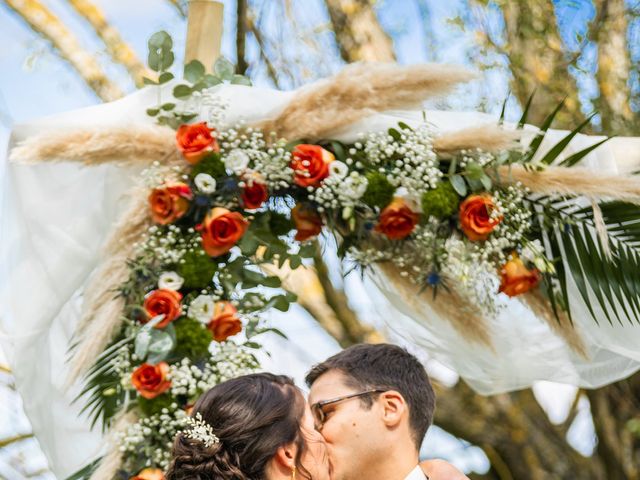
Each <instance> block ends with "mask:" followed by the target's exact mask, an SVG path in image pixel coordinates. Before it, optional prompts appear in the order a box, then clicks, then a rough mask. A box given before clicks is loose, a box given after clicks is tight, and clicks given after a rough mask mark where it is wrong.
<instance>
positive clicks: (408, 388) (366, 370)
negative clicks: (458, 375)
mask: <svg viewBox="0 0 640 480" xmlns="http://www.w3.org/2000/svg"><path fill="white" fill-rule="evenodd" d="M332 370H336V371H339V372H340V373H342V374H343V375H344V376H345V378H346V380H345V383H346V384H347V386H348V387H351V388H354V389H357V390H362V391H364V390H370V389H383V390H396V391H397V392H399V393H400V394H401V395H402V396H403V397H404V399H405V401H406V402H407V405H408V407H409V425H410V428H411V431H412V433H413V437H414V441H415V443H416V446H417V447H418V449H419V448H420V445H421V444H422V440H423V439H424V436H425V435H426V433H427V429H428V428H429V425H431V422H432V421H433V411H434V410H435V406H436V397H435V393H434V391H433V387H432V386H431V381H430V380H429V376H428V375H427V372H426V371H425V369H424V367H423V366H422V364H421V363H420V362H419V361H418V359H417V358H416V357H414V356H413V355H411V354H410V353H409V352H407V351H406V350H405V349H404V348H401V347H399V346H397V345H390V344H388V343H380V344H375V345H369V344H359V345H354V346H352V347H349V348H346V349H345V350H343V351H341V352H340V353H338V354H336V355H334V356H332V357H329V358H328V359H327V360H325V361H324V362H322V363H319V364H318V365H315V366H314V367H313V368H312V369H311V370H310V371H309V373H308V374H307V376H306V379H305V380H306V382H307V385H308V386H309V387H311V386H312V385H313V383H314V382H315V381H316V380H317V379H318V378H320V376H322V375H324V374H325V373H327V372H329V371H332ZM361 401H362V402H364V404H365V406H367V407H368V408H370V407H371V405H372V404H373V402H372V400H371V398H370V397H369V396H364V397H361Z"/></svg>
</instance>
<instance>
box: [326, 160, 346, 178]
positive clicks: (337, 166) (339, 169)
mask: <svg viewBox="0 0 640 480" xmlns="http://www.w3.org/2000/svg"><path fill="white" fill-rule="evenodd" d="M348 174H349V167H348V166H347V164H346V163H342V162H341V161H340V160H334V161H333V162H331V163H330V164H329V175H330V176H332V177H338V178H344V177H346V176H347V175H348Z"/></svg>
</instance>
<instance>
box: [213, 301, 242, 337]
mask: <svg viewBox="0 0 640 480" xmlns="http://www.w3.org/2000/svg"><path fill="white" fill-rule="evenodd" d="M207 328H208V329H209V330H210V331H211V333H212V334H213V338H214V339H215V341H216V342H224V341H225V340H226V339H227V338H229V337H231V336H232V335H235V334H236V333H240V332H241V331H242V323H241V322H240V319H239V318H238V310H237V309H236V307H234V306H233V304H232V303H231V302H226V301H222V302H216V305H215V307H214V309H213V320H211V321H210V322H209V325H207Z"/></svg>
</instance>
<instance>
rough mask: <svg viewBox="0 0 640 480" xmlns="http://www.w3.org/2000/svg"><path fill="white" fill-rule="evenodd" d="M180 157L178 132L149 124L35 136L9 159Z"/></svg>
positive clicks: (93, 161) (89, 161)
mask: <svg viewBox="0 0 640 480" xmlns="http://www.w3.org/2000/svg"><path fill="white" fill-rule="evenodd" d="M174 156H175V157H177V156H178V150H177V148H176V144H175V132H174V131H173V130H171V129H170V128H168V127H160V126H148V127H140V126H136V127H131V128H115V129H109V130H105V129H102V128H94V129H78V130H71V131H58V132H55V131H54V132H51V133H47V134H42V135H36V136H33V137H30V138H28V139H27V140H24V141H22V142H20V143H19V144H18V145H17V146H16V147H14V148H13V149H12V150H11V154H10V156H9V160H11V161H13V162H22V163H38V162H60V161H70V162H80V163H83V164H85V165H100V164H103V163H115V164H120V165H136V164H137V165H140V164H143V165H146V164H149V163H151V162H153V161H156V160H158V161H163V160H167V159H170V158H171V157H174Z"/></svg>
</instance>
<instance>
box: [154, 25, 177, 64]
mask: <svg viewBox="0 0 640 480" xmlns="http://www.w3.org/2000/svg"><path fill="white" fill-rule="evenodd" d="M148 46H149V56H148V57H147V61H148V64H149V68H150V69H151V70H153V71H154V72H164V71H165V70H168V69H169V68H170V67H171V65H173V61H174V60H175V57H174V55H173V52H172V51H171V49H172V48H173V40H172V39H171V36H170V35H169V34H168V33H167V32H165V31H164V30H163V31H160V32H156V33H154V34H153V35H151V38H150V39H149V42H148Z"/></svg>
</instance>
